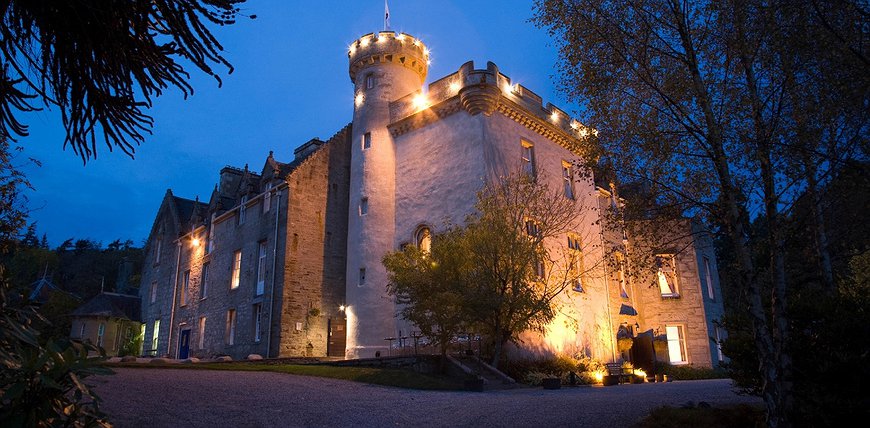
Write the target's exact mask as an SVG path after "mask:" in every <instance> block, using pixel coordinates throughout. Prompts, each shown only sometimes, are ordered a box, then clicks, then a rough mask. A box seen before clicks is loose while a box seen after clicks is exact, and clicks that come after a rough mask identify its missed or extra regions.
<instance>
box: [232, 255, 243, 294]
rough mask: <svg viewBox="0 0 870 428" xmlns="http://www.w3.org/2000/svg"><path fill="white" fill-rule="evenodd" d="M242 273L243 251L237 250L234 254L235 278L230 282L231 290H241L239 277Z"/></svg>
mask: <svg viewBox="0 0 870 428" xmlns="http://www.w3.org/2000/svg"><path fill="white" fill-rule="evenodd" d="M241 272H242V250H236V252H235V253H233V276H232V280H231V282H230V288H231V289H236V288H239V275H241Z"/></svg>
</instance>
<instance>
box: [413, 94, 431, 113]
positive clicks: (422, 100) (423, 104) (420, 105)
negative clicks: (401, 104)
mask: <svg viewBox="0 0 870 428" xmlns="http://www.w3.org/2000/svg"><path fill="white" fill-rule="evenodd" d="M427 107H429V97H427V96H426V94H417V96H415V97H414V108H415V109H416V110H417V111H420V110H423V109H425V108H427Z"/></svg>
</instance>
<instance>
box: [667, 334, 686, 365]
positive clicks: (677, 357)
mask: <svg viewBox="0 0 870 428" xmlns="http://www.w3.org/2000/svg"><path fill="white" fill-rule="evenodd" d="M683 330H684V328H683V326H681V325H667V326H665V333H666V334H667V337H668V358H669V359H670V361H671V364H686V363H687V362H688V360H687V359H686V335H685V332H684V331H683Z"/></svg>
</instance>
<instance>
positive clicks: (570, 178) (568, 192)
mask: <svg viewBox="0 0 870 428" xmlns="http://www.w3.org/2000/svg"><path fill="white" fill-rule="evenodd" d="M562 189H563V191H564V193H565V197H566V198H568V199H574V173H573V171H571V164H570V163H568V162H566V161H562Z"/></svg>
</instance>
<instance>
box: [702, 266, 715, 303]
mask: <svg viewBox="0 0 870 428" xmlns="http://www.w3.org/2000/svg"><path fill="white" fill-rule="evenodd" d="M704 281H706V282H707V296H709V297H710V300H713V299H714V297H713V274H712V273H711V272H710V259H708V258H707V257H704Z"/></svg>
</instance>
